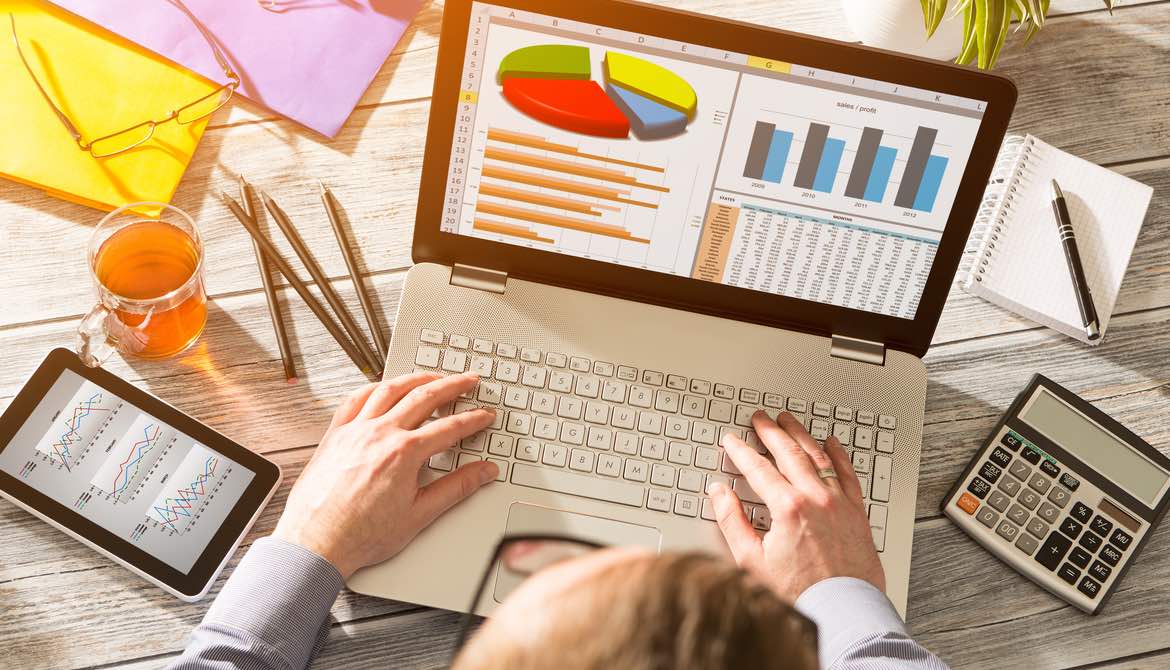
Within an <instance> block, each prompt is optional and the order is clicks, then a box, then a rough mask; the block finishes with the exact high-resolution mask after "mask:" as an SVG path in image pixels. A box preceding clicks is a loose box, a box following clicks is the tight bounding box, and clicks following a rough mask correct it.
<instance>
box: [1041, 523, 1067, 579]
mask: <svg viewBox="0 0 1170 670" xmlns="http://www.w3.org/2000/svg"><path fill="white" fill-rule="evenodd" d="M1071 547H1072V540H1070V539H1068V538H1067V537H1065V536H1063V535H1061V534H1060V533H1057V532H1056V531H1053V532H1052V533H1050V534H1049V535H1048V540H1047V541H1046V542H1045V543H1044V546H1042V547H1040V552H1039V553H1037V554H1036V561H1037V562H1038V563H1040V565H1043V566H1044V567H1046V568H1048V569H1049V570H1056V567H1057V566H1058V565H1060V561H1061V559H1063V558H1064V555H1065V554H1067V553H1068V550H1069V549H1070V548H1071Z"/></svg>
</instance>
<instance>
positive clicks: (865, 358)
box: [829, 335, 886, 365]
mask: <svg viewBox="0 0 1170 670" xmlns="http://www.w3.org/2000/svg"><path fill="white" fill-rule="evenodd" d="M829 355H831V356H834V357H836V358H845V359H848V360H851V361H857V362H858V363H869V364H871V365H885V364H886V345H884V344H882V343H881V342H871V341H869V340H859V339H857V338H855V337H845V336H844V335H834V336H833V343H832V345H831V346H830V347H829Z"/></svg>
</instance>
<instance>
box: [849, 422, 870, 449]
mask: <svg viewBox="0 0 1170 670" xmlns="http://www.w3.org/2000/svg"><path fill="white" fill-rule="evenodd" d="M853 447H854V448H855V449H872V448H873V429H872V428H860V427H859V428H857V429H856V430H855V431H854V432H853Z"/></svg>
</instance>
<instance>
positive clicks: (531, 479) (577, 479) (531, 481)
mask: <svg viewBox="0 0 1170 670" xmlns="http://www.w3.org/2000/svg"><path fill="white" fill-rule="evenodd" d="M550 446H551V445H550ZM512 483H513V484H517V485H519V486H528V487H531V488H537V489H542V490H545V491H554V492H559V493H567V494H569V495H576V496H581V497H583V498H592V499H594V500H603V501H606V502H612V503H617V504H619V505H629V506H631V507H641V506H642V501H643V500H644V498H645V495H646V489H645V487H642V486H635V485H632V484H626V483H624V482H621V481H617V480H612V479H599V478H597V477H592V476H589V475H582V474H577V473H575V472H570V471H568V470H551V469H548V468H542V467H539V466H534V465H526V464H524V463H516V464H515V465H513V466H512Z"/></svg>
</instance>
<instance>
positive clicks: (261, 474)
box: [0, 349, 281, 599]
mask: <svg viewBox="0 0 1170 670" xmlns="http://www.w3.org/2000/svg"><path fill="white" fill-rule="evenodd" d="M65 370H71V371H73V372H75V373H77V374H78V375H80V376H81V377H83V378H85V379H88V380H89V381H91V382H93V383H94V384H97V385H98V386H101V387H102V388H104V389H106V390H108V391H110V392H111V393H113V394H115V395H117V396H118V397H120V398H122V399H123V400H124V401H126V402H127V403H129V404H131V405H133V406H134V407H136V408H138V409H140V410H142V411H144V412H147V413H149V414H150V415H152V416H153V417H155V418H156V419H158V420H159V421H162V422H164V423H167V424H169V425H170V426H172V427H174V428H175V429H176V430H178V431H179V432H182V433H185V434H186V435H188V436H190V437H191V438H193V439H194V440H195V441H196V442H198V443H200V444H203V445H205V446H207V447H208V448H210V449H211V450H212V451H216V452H218V453H220V454H223V455H224V456H226V457H227V458H230V459H232V460H233V461H235V462H237V463H239V464H240V465H241V466H242V467H244V468H247V469H248V470H251V471H252V472H254V473H255V476H254V477H253V479H252V481H251V482H250V483H249V484H248V488H247V489H245V491H244V493H243V495H242V496H240V499H239V500H238V501H236V504H235V506H234V507H233V508H232V510H231V511H230V512H229V513H228V515H227V518H225V519H224V522H223V524H222V525H221V526H220V529H219V531H218V532H216V534H215V536H214V537H212V539H211V541H210V542H208V544H207V547H206V548H204V550H203V553H202V554H200V556H199V558H198V559H197V560H196V561H195V564H194V565H193V566H192V567H191V570H190V572H186V573H184V572H181V571H179V570H177V569H176V568H173V567H171V566H170V565H167V564H166V563H165V562H163V561H162V560H160V559H158V558H155V557H154V556H151V555H150V554H149V553H148V552H146V551H144V550H143V549H141V548H139V547H138V546H137V545H135V544H133V543H132V542H130V541H128V540H125V539H123V538H121V537H119V536H118V535H116V534H115V533H113V532H111V531H109V530H106V529H105V528H103V527H101V526H100V525H98V524H96V523H94V522H93V521H90V520H89V519H86V518H85V517H84V516H83V515H82V514H80V513H78V512H77V511H75V510H73V509H71V508H70V507H67V506H65V505H62V504H61V503H59V502H57V501H56V500H53V499H52V498H50V497H49V496H47V495H45V494H43V493H41V492H40V491H38V490H36V489H35V488H33V487H32V486H29V485H28V484H26V483H25V482H23V481H21V480H20V479H19V478H17V477H14V476H12V475H11V474H9V473H7V472H3V471H0V491H2V492H3V493H4V494H5V495H6V496H9V497H11V498H13V499H14V500H16V501H18V502H19V503H20V504H21V505H23V506H25V507H27V508H29V509H31V510H34V511H35V512H36V513H37V514H38V515H40V516H42V517H43V518H45V519H47V520H49V521H50V522H51V523H53V524H55V525H57V526H59V527H60V528H62V529H64V530H66V531H67V532H68V533H70V534H74V535H76V536H78V537H80V538H82V539H84V540H85V541H86V542H87V543H89V544H90V545H92V546H94V547H96V548H98V549H99V550H101V551H103V552H105V553H107V554H109V555H111V556H113V557H114V558H116V559H117V560H119V561H122V562H123V563H125V564H126V565H128V566H130V567H131V568H133V569H135V570H137V571H139V572H141V573H143V574H144V575H146V576H147V577H149V578H150V579H152V580H154V581H156V582H158V583H160V584H162V585H164V586H165V587H167V588H168V589H171V590H173V591H174V592H175V593H176V594H178V595H180V596H181V597H183V598H185V599H194V598H198V597H199V596H200V595H201V594H203V593H205V592H206V590H207V587H208V585H209V584H210V582H211V581H212V580H213V579H214V578H215V576H216V575H217V574H218V572H219V569H220V568H221V567H222V565H223V563H224V560H225V559H226V558H227V556H228V554H230V553H231V551H232V550H233V549H234V548H235V547H236V545H237V544H238V542H239V540H240V538H241V536H242V535H243V534H244V533H245V532H246V531H247V529H248V527H249V526H250V525H251V523H252V521H253V520H254V519H255V518H256V516H257V513H258V512H259V511H260V509H261V508H262V507H263V506H264V504H265V502H267V500H268V499H269V498H270V497H271V494H272V492H273V491H274V489H275V488H276V487H277V486H278V485H279V483H280V478H281V473H280V468H279V467H278V466H277V465H276V464H275V463H273V462H271V461H269V460H267V459H265V458H263V457H262V456H260V455H258V454H256V453H254V452H252V451H250V450H248V449H246V448H244V447H243V446H240V445H239V444H237V443H235V442H233V441H232V440H230V439H228V438H227V437H225V436H224V435H222V434H220V433H218V432H216V431H215V430H212V429H211V428H209V427H207V426H206V425H204V424H202V423H200V422H198V421H196V420H195V419H193V418H191V417H190V416H188V415H186V414H184V413H183V412H181V411H179V410H178V409H176V408H174V407H172V406H171V405H168V404H167V403H165V402H163V401H162V400H160V399H158V398H156V397H155V396H152V395H150V394H149V393H146V392H145V391H142V390H140V389H138V388H137V387H135V386H133V385H131V384H130V383H128V382H126V381H124V380H122V379H120V378H119V377H117V376H115V375H114V374H112V373H110V372H107V371H106V370H103V369H101V368H90V367H87V366H86V365H85V364H84V363H82V362H81V359H79V358H78V357H77V355H76V354H74V353H73V352H71V351H69V350H67V349H54V350H52V351H51V352H49V354H48V356H46V357H45V359H44V361H42V362H41V364H40V366H39V367H38V368H37V369H36V371H35V372H34V373H33V374H32V376H31V377H30V378H29V380H28V382H27V383H26V384H25V385H24V387H23V388H22V389H21V390H20V393H18V394H17V396H16V398H15V399H13V401H12V404H11V405H9V406H8V408H7V409H6V410H5V411H4V414H3V415H0V452H2V451H4V450H5V449H7V448H9V447H10V446H12V445H11V442H12V440H13V438H14V437H15V436H16V433H17V432H18V431H19V430H20V428H21V427H22V426H23V425H24V424H25V422H26V421H27V420H28V419H29V417H30V416H31V415H32V413H33V411H34V410H35V409H36V407H37V406H38V405H39V404H40V402H41V400H42V399H43V398H44V396H45V394H46V393H47V392H48V391H49V389H50V388H52V386H53V384H54V383H56V381H57V380H58V379H59V378H60V376H61V374H62V373H63V372H64V371H65Z"/></svg>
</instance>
